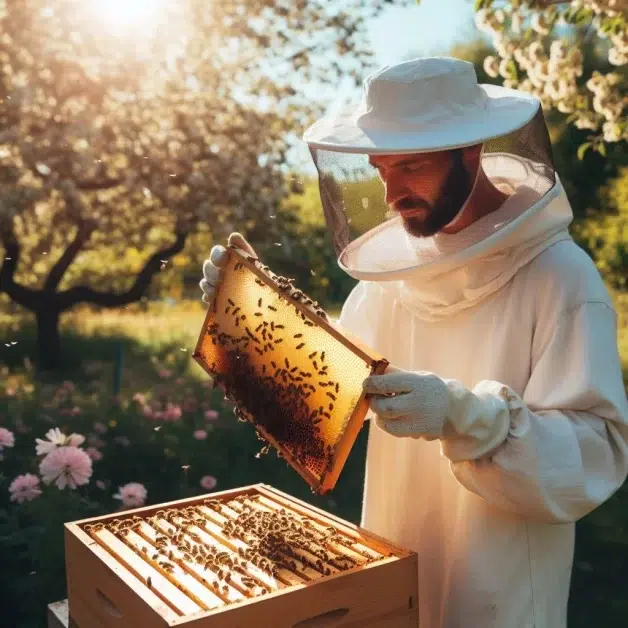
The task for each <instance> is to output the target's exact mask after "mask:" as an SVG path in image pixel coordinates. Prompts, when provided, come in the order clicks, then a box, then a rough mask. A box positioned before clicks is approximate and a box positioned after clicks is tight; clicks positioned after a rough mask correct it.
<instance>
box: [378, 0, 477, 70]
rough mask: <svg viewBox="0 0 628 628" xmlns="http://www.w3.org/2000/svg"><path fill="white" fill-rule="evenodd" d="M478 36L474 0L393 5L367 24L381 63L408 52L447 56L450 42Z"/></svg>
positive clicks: (432, 0)
mask: <svg viewBox="0 0 628 628" xmlns="http://www.w3.org/2000/svg"><path fill="white" fill-rule="evenodd" d="M478 35H479V33H478V31H477V30H476V28H475V25H474V22H473V0H421V2H420V3H419V4H417V5H416V6H413V7H408V8H399V7H393V8H390V9H388V10H387V11H386V12H385V13H384V14H383V15H382V16H380V17H379V18H378V19H377V20H374V21H373V23H372V24H371V27H370V36H371V45H372V47H373V50H374V51H375V53H376V56H377V60H378V62H379V63H380V64H382V65H386V64H389V63H395V62H397V61H400V60H401V59H402V58H403V57H404V56H407V55H408V54H409V53H416V55H417V56H424V55H446V54H447V53H448V52H449V50H450V49H451V46H452V45H453V44H455V43H459V42H461V41H464V40H465V39H466V40H469V39H473V38H475V37H477V36H478Z"/></svg>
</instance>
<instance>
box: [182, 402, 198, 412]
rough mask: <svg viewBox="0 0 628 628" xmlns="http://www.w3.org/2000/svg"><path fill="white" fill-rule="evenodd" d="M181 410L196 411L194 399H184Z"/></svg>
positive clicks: (196, 405)
mask: <svg viewBox="0 0 628 628" xmlns="http://www.w3.org/2000/svg"><path fill="white" fill-rule="evenodd" d="M182 408H183V412H196V410H197V408H198V403H197V402H196V399H185V400H184V401H183V404H182Z"/></svg>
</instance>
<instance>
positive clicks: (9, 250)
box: [0, 224, 40, 312]
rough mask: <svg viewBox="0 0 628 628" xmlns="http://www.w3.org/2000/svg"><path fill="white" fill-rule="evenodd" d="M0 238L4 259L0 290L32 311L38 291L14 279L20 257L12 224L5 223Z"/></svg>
mask: <svg viewBox="0 0 628 628" xmlns="http://www.w3.org/2000/svg"><path fill="white" fill-rule="evenodd" d="M0 239H1V240H2V244H3V245H4V250H5V255H4V257H5V259H3V260H2V265H1V266H0V292H5V293H6V294H8V295H9V297H10V298H11V300H12V301H15V303H17V304H18V305H21V306H22V307H25V308H26V309H27V310H30V311H31V312H34V311H35V310H36V309H37V305H38V303H39V302H40V299H38V296H39V292H38V291H36V290H32V289H31V288H26V287H24V286H21V285H20V284H18V283H16V281H15V279H14V277H15V271H16V269H17V263H18V260H19V258H20V245H19V244H18V242H17V238H16V237H15V231H14V230H13V226H12V224H9V225H5V226H4V227H3V228H2V229H0Z"/></svg>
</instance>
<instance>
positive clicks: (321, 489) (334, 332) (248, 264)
mask: <svg viewBox="0 0 628 628" xmlns="http://www.w3.org/2000/svg"><path fill="white" fill-rule="evenodd" d="M227 250H228V254H229V256H230V259H229V261H228V263H227V265H229V264H230V263H231V262H232V261H234V260H233V258H235V260H236V262H235V263H237V264H240V265H242V266H243V267H245V268H246V269H247V270H248V271H250V272H251V273H252V274H253V275H254V276H255V277H256V278H257V279H258V280H259V281H260V282H262V283H263V284H264V285H265V286H267V287H268V288H270V289H271V290H272V291H273V292H275V293H276V294H277V295H279V296H280V297H281V299H283V300H284V301H285V302H286V303H287V304H288V305H289V306H292V307H294V308H296V310H297V311H298V312H300V313H301V314H302V315H303V317H305V318H306V319H307V320H308V321H310V322H311V323H313V324H314V325H316V326H317V327H319V328H321V329H323V330H324V331H325V332H327V333H328V334H329V335H330V336H332V337H333V338H334V339H335V340H336V341H338V342H339V343H340V344H342V345H343V346H345V347H347V348H348V349H350V350H351V352H353V353H354V354H355V355H356V356H357V357H358V358H359V359H361V360H362V361H364V362H365V363H366V364H367V365H369V366H370V368H371V371H372V373H374V374H381V373H383V372H384V371H385V370H386V368H387V366H388V364H389V362H388V361H387V360H386V359H385V358H384V357H383V356H382V355H381V354H379V353H378V352H376V351H373V350H372V349H370V348H367V347H365V346H364V345H363V344H362V343H361V342H360V341H359V340H358V339H356V338H355V337H354V336H353V335H352V334H351V333H349V332H347V331H345V330H342V331H339V329H338V328H337V327H335V326H334V325H332V324H331V323H329V322H328V321H327V320H325V318H324V317H321V316H317V315H315V314H314V313H313V312H312V311H311V310H310V309H309V308H308V307H307V306H306V305H304V304H303V303H301V302H300V301H298V300H297V299H295V298H293V297H292V296H291V295H290V294H288V293H286V292H283V291H281V290H279V289H278V287H277V285H276V283H275V282H274V281H273V279H272V278H270V277H268V275H266V273H265V272H263V271H262V270H261V269H260V268H258V266H257V263H259V264H261V261H260V260H259V259H258V258H257V257H254V256H252V255H247V254H246V253H245V252H243V251H242V250H241V249H239V248H237V247H234V246H230V247H228V249H227ZM218 291H220V287H218ZM217 296H218V295H217ZM217 303H218V298H216V299H214V305H213V308H212V309H210V310H209V311H208V312H207V315H206V317H205V321H204V323H203V330H205V329H206V328H207V326H208V322H209V320H210V318H211V317H212V316H214V315H215V314H217ZM202 340H203V334H201V336H200V337H199V339H198V342H197V345H196V348H195V350H194V353H193V354H192V357H193V358H194V359H195V360H196V361H197V362H198V364H200V365H201V367H202V368H203V369H204V370H205V371H206V372H207V373H208V374H209V375H212V373H211V370H210V368H209V365H208V364H207V363H206V361H205V360H204V359H203V357H202V354H201V348H202ZM363 402H364V394H362V396H361V397H360V399H359V401H358V405H359V404H360V403H363ZM358 405H356V407H355V408H354V414H355V412H356V410H357V407H358ZM362 423H363V421H357V420H353V421H350V422H349V424H348V425H347V428H346V430H345V432H344V433H343V434H342V436H341V438H340V440H339V442H338V443H337V445H336V449H335V451H334V454H333V458H332V460H331V465H330V467H328V469H327V470H325V471H324V473H323V475H322V477H321V478H320V480H319V478H317V477H316V476H315V475H314V474H313V473H311V472H310V471H309V470H308V469H307V468H305V467H303V466H302V465H300V464H299V463H298V462H297V461H296V459H295V457H294V456H293V455H292V453H291V452H290V451H289V450H287V449H286V448H285V447H283V446H282V445H281V444H280V443H278V442H277V441H276V439H275V438H273V436H272V435H271V434H269V433H268V432H267V431H266V430H265V429H264V428H263V427H262V426H261V425H258V424H257V423H256V424H254V427H255V429H256V430H257V431H258V432H259V433H260V434H261V435H262V436H263V438H264V439H265V440H266V441H268V442H269V443H270V444H272V445H273V446H274V447H275V449H276V450H277V451H279V452H280V453H281V455H282V456H283V457H284V458H285V459H286V460H287V461H288V462H289V464H290V465H291V466H292V468H293V469H294V470H295V471H296V472H297V473H299V475H301V477H302V478H303V479H304V480H305V481H306V482H307V483H308V484H309V485H310V487H311V488H312V489H313V490H314V491H315V492H317V493H319V494H324V493H325V492H328V491H329V490H331V489H332V488H333V487H334V486H335V483H336V481H337V479H338V476H339V474H340V472H341V470H342V466H343V465H344V462H345V461H346V458H347V456H348V454H349V451H350V449H351V446H352V445H353V442H354V441H355V439H356V437H357V434H358V432H359V430H360V428H361V426H362ZM339 450H340V452H341V455H340V456H339V455H338V451H339ZM330 468H333V470H334V472H333V473H330V472H329V469H330Z"/></svg>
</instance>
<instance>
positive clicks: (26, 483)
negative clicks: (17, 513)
mask: <svg viewBox="0 0 628 628" xmlns="http://www.w3.org/2000/svg"><path fill="white" fill-rule="evenodd" d="M9 493H11V501H12V502H17V503H18V504H21V503H22V502H30V501H32V500H33V499H35V498H36V497H39V496H40V495H41V489H40V488H39V478H38V477H37V476H36V475H33V474H32V473H25V474H24V475H18V476H17V477H16V478H15V480H13V482H11V484H10V485H9Z"/></svg>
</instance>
